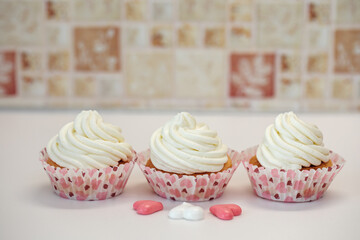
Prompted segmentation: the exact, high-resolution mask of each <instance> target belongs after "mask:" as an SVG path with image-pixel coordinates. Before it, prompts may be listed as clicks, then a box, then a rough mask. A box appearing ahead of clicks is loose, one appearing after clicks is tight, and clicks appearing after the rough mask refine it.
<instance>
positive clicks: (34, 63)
mask: <svg viewBox="0 0 360 240" xmlns="http://www.w3.org/2000/svg"><path fill="white" fill-rule="evenodd" d="M20 56H21V68H22V70H24V71H29V70H30V71H31V70H42V69H43V64H42V60H43V58H42V54H41V53H40V52H38V51H31V52H30V51H26V52H22V53H21V55H20Z"/></svg>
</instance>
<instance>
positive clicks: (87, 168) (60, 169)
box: [40, 111, 135, 200]
mask: <svg viewBox="0 0 360 240" xmlns="http://www.w3.org/2000/svg"><path fill="white" fill-rule="evenodd" d="M134 156H135V152H134V150H133V149H132V147H131V146H130V145H129V144H128V143H126V142H124V137H123V136H122V134H121V129H120V128H119V127H116V126H114V125H111V124H109V123H104V122H103V119H102V117H101V116H100V115H99V113H98V112H97V111H82V112H81V113H80V114H78V115H77V117H76V118H75V120H74V121H73V122H70V123H68V124H66V125H65V126H64V127H62V128H61V130H60V131H59V133H58V134H57V135H55V136H54V137H53V138H51V139H50V141H49V142H48V144H47V146H46V148H44V149H43V150H42V151H41V153H40V161H41V162H42V165H43V167H44V169H45V171H46V173H47V174H48V176H49V178H50V181H51V184H52V186H53V188H54V191H55V193H56V194H58V195H59V196H60V197H63V198H69V199H76V200H103V199H106V198H110V197H115V196H117V195H119V194H120V193H121V192H122V191H123V189H124V187H125V185H126V182H127V180H128V178H129V176H130V173H131V171H132V169H133V167H134V159H135V158H134Z"/></svg>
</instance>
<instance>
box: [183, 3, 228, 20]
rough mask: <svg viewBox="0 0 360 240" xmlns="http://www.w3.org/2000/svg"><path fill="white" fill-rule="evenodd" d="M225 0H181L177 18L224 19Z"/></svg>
mask: <svg viewBox="0 0 360 240" xmlns="http://www.w3.org/2000/svg"><path fill="white" fill-rule="evenodd" d="M225 13H226V2H225V1H223V0H181V1H179V18H180V20H182V21H211V22H220V21H225Z"/></svg>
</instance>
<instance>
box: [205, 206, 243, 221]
mask: <svg viewBox="0 0 360 240" xmlns="http://www.w3.org/2000/svg"><path fill="white" fill-rule="evenodd" d="M210 212H211V213H212V214H213V215H214V216H216V217H218V218H220V219H222V220H231V219H233V217H234V216H239V215H240V214H241V212H242V210H241V208H240V207H239V206H238V205H236V204H219V205H214V206H212V207H210Z"/></svg>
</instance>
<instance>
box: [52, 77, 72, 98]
mask: <svg viewBox="0 0 360 240" xmlns="http://www.w3.org/2000/svg"><path fill="white" fill-rule="evenodd" d="M68 89H69V79H68V77H66V76H63V75H54V76H50V77H48V89H47V93H48V96H51V97H65V96H67V95H68V94H69V93H68Z"/></svg>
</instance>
